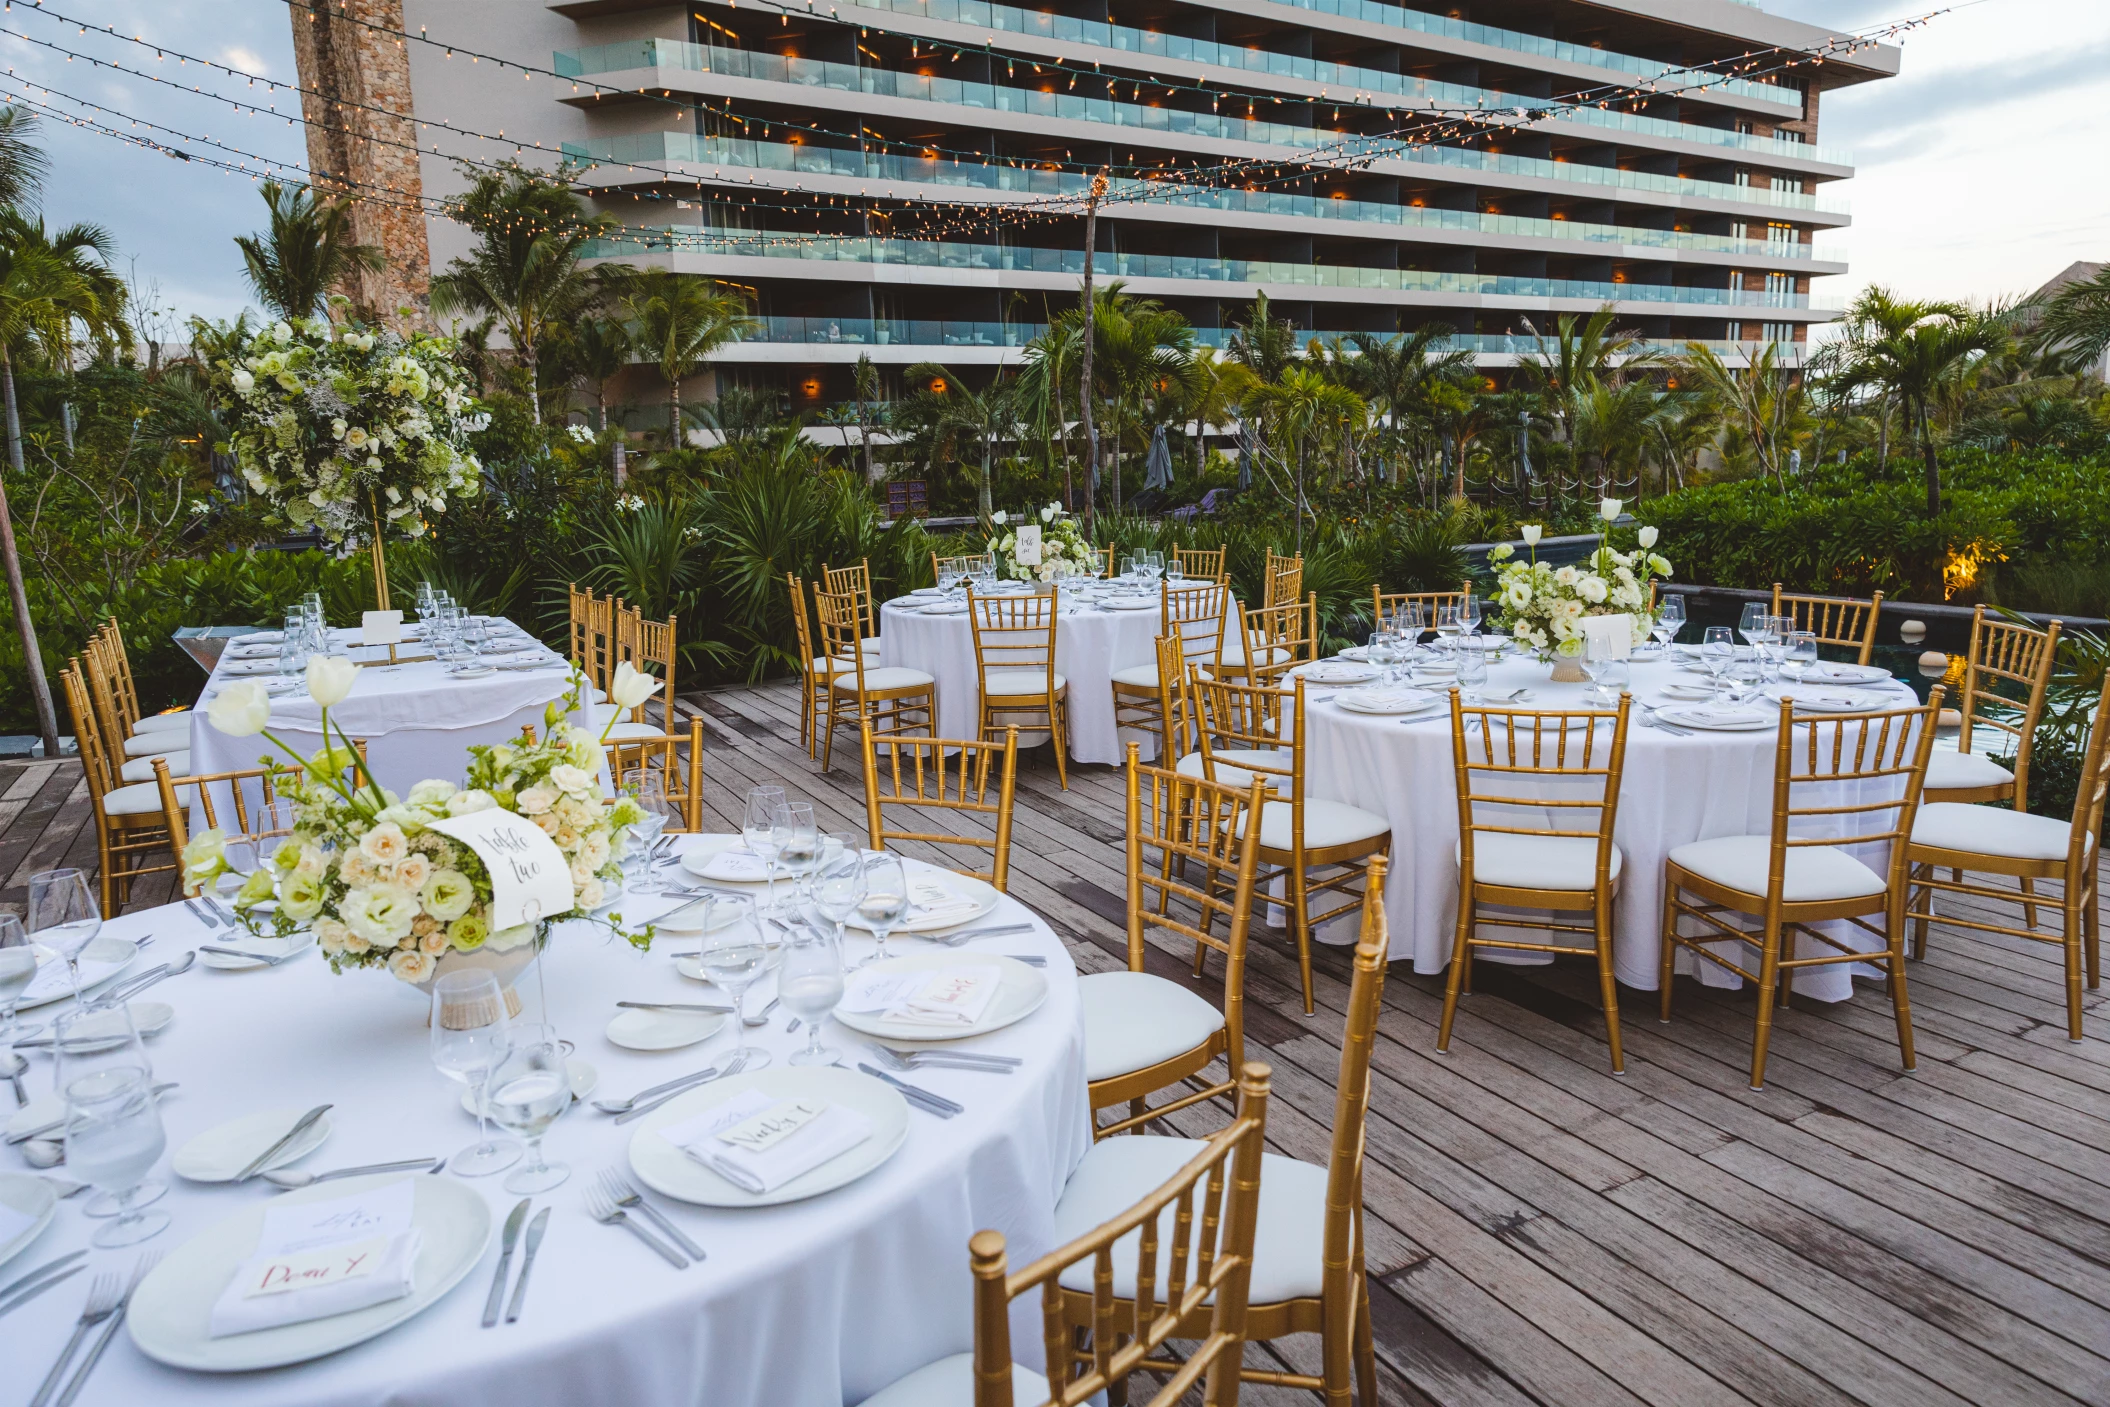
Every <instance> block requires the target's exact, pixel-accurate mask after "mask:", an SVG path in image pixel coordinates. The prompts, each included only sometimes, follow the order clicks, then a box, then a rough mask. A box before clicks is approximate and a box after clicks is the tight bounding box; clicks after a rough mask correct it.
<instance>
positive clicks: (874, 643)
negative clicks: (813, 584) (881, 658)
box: [821, 554, 935, 655]
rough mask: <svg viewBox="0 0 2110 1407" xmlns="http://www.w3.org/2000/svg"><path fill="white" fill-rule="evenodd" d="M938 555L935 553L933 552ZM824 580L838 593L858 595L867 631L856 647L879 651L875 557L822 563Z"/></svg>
mask: <svg viewBox="0 0 2110 1407" xmlns="http://www.w3.org/2000/svg"><path fill="white" fill-rule="evenodd" d="M933 555H935V554H933ZM821 584H822V585H823V586H825V587H826V588H827V589H828V590H829V591H831V592H833V593H834V594H835V595H837V596H855V597H856V598H857V609H858V611H859V612H860V613H861V614H862V615H863V617H864V623H863V625H862V626H861V627H860V628H861V629H862V630H863V632H864V634H863V635H862V636H860V637H859V639H858V641H857V648H858V649H860V650H863V651H864V652H865V653H866V654H868V655H877V654H878V653H879V608H878V606H877V604H876V603H874V601H873V600H872V559H871V558H870V557H866V558H864V559H863V560H861V561H860V562H858V564H857V565H856V566H854V567H830V566H827V565H825V564H824V565H823V566H822V567H821Z"/></svg>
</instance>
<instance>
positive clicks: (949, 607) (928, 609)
mask: <svg viewBox="0 0 2110 1407" xmlns="http://www.w3.org/2000/svg"><path fill="white" fill-rule="evenodd" d="M921 611H922V614H924V615H927V616H964V615H966V614H967V603H966V602H965V601H940V602H938V603H937V604H936V605H931V606H924V607H922V608H921Z"/></svg>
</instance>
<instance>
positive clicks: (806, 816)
mask: <svg viewBox="0 0 2110 1407" xmlns="http://www.w3.org/2000/svg"><path fill="white" fill-rule="evenodd" d="M769 838H770V842H771V843H772V844H774V845H775V846H776V848H777V863H778V864H780V865H782V866H783V867H784V869H785V870H786V871H787V872H788V873H789V874H790V875H791V878H792V881H793V885H794V889H793V893H794V896H795V897H796V896H802V895H803V894H804V893H805V891H806V887H807V884H808V882H809V881H810V880H811V878H812V875H813V867H814V865H815V864H817V863H819V861H820V857H821V832H820V827H819V826H818V825H817V824H816V823H815V822H814V819H813V803H812V802H810V801H787V802H784V803H783V804H782V805H780V806H778V807H777V809H776V814H775V815H774V816H773V817H772V818H771V823H770V828H769Z"/></svg>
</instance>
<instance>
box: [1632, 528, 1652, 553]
mask: <svg viewBox="0 0 2110 1407" xmlns="http://www.w3.org/2000/svg"><path fill="white" fill-rule="evenodd" d="M1634 540H1635V541H1636V542H1639V543H1640V544H1641V545H1642V547H1643V548H1650V547H1654V546H1655V545H1656V529H1655V525H1654V524H1650V525H1649V526H1648V527H1645V528H1643V529H1642V530H1641V531H1640V532H1638V533H1636V534H1635V535H1634Z"/></svg>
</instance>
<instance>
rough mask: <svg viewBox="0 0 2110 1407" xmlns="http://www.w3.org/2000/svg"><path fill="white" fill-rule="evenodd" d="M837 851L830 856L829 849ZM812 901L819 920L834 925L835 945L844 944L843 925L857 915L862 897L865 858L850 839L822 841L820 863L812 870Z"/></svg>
mask: <svg viewBox="0 0 2110 1407" xmlns="http://www.w3.org/2000/svg"><path fill="white" fill-rule="evenodd" d="M831 845H833V846H838V847H840V848H839V849H837V850H835V851H834V852H833V853H830V851H829V848H828V847H829V846H831ZM810 897H811V899H812V903H813V907H814V909H815V910H816V911H818V912H819V914H820V916H821V917H822V918H824V919H826V920H828V922H830V923H832V924H834V925H835V941H836V943H837V944H838V945H840V944H841V943H842V941H843V925H845V924H847V923H848V922H849V921H850V919H851V918H852V917H854V916H855V915H856V913H857V906H858V905H859V904H861V903H863V902H864V897H865V854H864V852H863V851H862V850H860V849H859V848H858V840H857V837H855V836H852V835H832V836H826V837H824V838H823V839H822V841H821V860H820V863H819V864H818V865H816V866H814V870H813V884H812V894H811V896H810Z"/></svg>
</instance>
